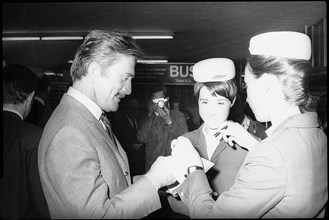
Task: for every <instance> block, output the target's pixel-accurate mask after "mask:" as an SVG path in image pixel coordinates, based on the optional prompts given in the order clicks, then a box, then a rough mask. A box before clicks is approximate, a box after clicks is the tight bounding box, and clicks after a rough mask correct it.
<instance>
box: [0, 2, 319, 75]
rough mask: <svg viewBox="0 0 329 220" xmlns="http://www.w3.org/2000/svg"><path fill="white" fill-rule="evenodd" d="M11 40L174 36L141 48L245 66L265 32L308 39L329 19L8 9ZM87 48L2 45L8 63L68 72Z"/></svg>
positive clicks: (208, 6)
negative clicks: (109, 33)
mask: <svg viewBox="0 0 329 220" xmlns="http://www.w3.org/2000/svg"><path fill="white" fill-rule="evenodd" d="M2 10H3V13H2V16H3V21H2V22H3V26H2V32H3V36H4V35H6V34H8V33H13V32H17V33H23V34H24V33H25V34H32V35H33V34H36V33H40V32H41V33H44V34H50V33H54V32H65V33H74V32H82V33H83V34H87V33H88V31H90V30H94V29H124V30H127V31H170V32H174V35H175V36H174V39H173V40H138V43H139V44H140V46H141V47H142V48H143V49H144V51H145V52H146V55H148V56H163V57H167V58H168V60H169V61H170V62H188V63H193V62H197V61H199V60H201V59H205V58H209V57H228V58H231V59H233V60H242V59H244V57H245V55H246V53H247V49H248V42H249V39H250V37H252V36H253V35H255V34H258V33H261V32H265V31H279V30H290V31H300V32H304V30H305V25H307V26H310V25H313V24H315V23H317V22H319V21H320V20H321V19H323V18H324V17H326V3H325V1H293V2H286V1H284V2H277V1H270V2H255V1H254V2H97V3H93V2H62V3H60V2H57V3H56V2H51V3H37V2H36V3H4V4H2ZM81 43H82V41H65V42H58V41H33V42H7V41H3V56H4V58H5V59H6V61H7V63H22V64H25V65H27V66H30V67H35V68H39V69H55V68H58V67H62V66H67V65H66V64H67V61H68V60H70V59H72V58H73V56H74V53H75V51H76V49H77V48H78V47H79V45H80V44H81Z"/></svg>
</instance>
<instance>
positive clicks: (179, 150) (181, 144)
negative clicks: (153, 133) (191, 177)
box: [171, 136, 203, 183]
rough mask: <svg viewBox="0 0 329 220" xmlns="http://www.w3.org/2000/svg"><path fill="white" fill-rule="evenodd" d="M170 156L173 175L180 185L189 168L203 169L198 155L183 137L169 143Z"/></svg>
mask: <svg viewBox="0 0 329 220" xmlns="http://www.w3.org/2000/svg"><path fill="white" fill-rule="evenodd" d="M171 155H172V157H173V163H174V164H175V167H176V169H174V175H175V177H176V179H177V180H178V182H180V183H182V182H183V181H184V179H185V174H186V173H187V168H188V167H190V166H194V165H197V166H200V167H203V163H202V160H201V158H200V155H199V153H198V152H197V151H196V149H195V148H194V147H193V145H192V143H191V141H190V140H189V139H188V138H185V137H182V136H181V137H178V138H177V139H175V140H173V141H172V142H171Z"/></svg>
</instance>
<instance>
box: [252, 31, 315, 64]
mask: <svg viewBox="0 0 329 220" xmlns="http://www.w3.org/2000/svg"><path fill="white" fill-rule="evenodd" d="M249 52H250V54H251V55H268V56H276V57H285V58H294V59H301V60H309V59H310V58H311V54H312V48H311V40H310V38H309V37H308V36H307V35H306V34H303V33H299V32H292V31H278V32H268V33H264V34H259V35H256V36H254V37H252V38H251V39H250V43H249Z"/></svg>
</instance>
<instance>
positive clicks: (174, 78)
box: [132, 63, 195, 85]
mask: <svg viewBox="0 0 329 220" xmlns="http://www.w3.org/2000/svg"><path fill="white" fill-rule="evenodd" d="M193 65H194V63H161V64H140V63H137V64H136V67H135V77H134V79H133V80H132V82H133V83H137V84H154V83H163V84H171V85H194V83H195V81H194V79H193V75H192V68H193Z"/></svg>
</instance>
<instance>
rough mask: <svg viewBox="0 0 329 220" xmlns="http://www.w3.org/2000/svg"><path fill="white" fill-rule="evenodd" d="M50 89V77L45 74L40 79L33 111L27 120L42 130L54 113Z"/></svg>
mask: <svg viewBox="0 0 329 220" xmlns="http://www.w3.org/2000/svg"><path fill="white" fill-rule="evenodd" d="M50 89H51V86H50V82H49V79H48V76H47V75H45V74H44V75H42V76H41V77H40V78H39V83H38V88H37V90H36V92H35V95H34V98H33V100H34V101H33V106H32V110H31V112H30V114H29V115H28V116H27V118H26V120H25V121H27V122H31V123H32V124H35V125H38V126H39V127H40V128H42V129H43V128H44V127H45V125H46V123H47V121H48V119H49V118H50V116H51V114H52V112H53V110H52V108H51V107H50V105H49V102H48V98H49V92H50Z"/></svg>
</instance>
